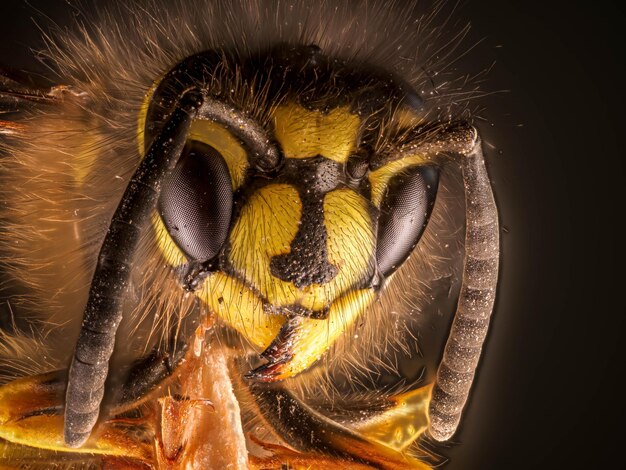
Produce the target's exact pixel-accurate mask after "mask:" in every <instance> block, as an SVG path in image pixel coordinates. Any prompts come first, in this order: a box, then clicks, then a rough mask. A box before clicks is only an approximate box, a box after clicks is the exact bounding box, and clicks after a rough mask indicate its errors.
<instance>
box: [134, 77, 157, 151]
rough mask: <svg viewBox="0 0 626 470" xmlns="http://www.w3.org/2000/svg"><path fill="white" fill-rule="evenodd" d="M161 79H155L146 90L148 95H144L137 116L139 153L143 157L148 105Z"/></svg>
mask: <svg viewBox="0 0 626 470" xmlns="http://www.w3.org/2000/svg"><path fill="white" fill-rule="evenodd" d="M160 81H161V80H160V79H159V80H157V81H155V82H154V83H153V84H152V85H151V86H150V88H149V89H148V91H147V92H146V96H144V97H143V101H142V102H141V107H140V108H139V116H138V117H137V147H138V151H139V155H140V156H141V157H143V155H144V152H145V150H144V148H145V139H146V135H145V128H146V116H147V115H148V107H149V106H150V102H151V101H152V96H153V95H154V92H155V91H156V89H157V87H158V86H159V82H160Z"/></svg>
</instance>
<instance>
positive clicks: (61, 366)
mask: <svg viewBox="0 0 626 470" xmlns="http://www.w3.org/2000/svg"><path fill="white" fill-rule="evenodd" d="M415 18H416V12H415V9H414V7H413V6H409V7H406V8H400V7H398V6H394V7H393V8H390V7H388V6H385V5H384V4H383V3H382V2H381V3H379V4H376V3H367V2H356V1H355V2H352V1H345V2H339V1H338V2H320V3H319V4H316V5H313V4H309V3H305V2H303V1H302V2H300V1H294V2H278V1H276V2H273V1H272V2H261V1H259V2H244V1H242V2H234V3H230V2H228V3H226V2H224V3H222V2H219V1H209V0H202V1H177V2H174V3H173V4H169V3H168V4H167V5H166V4H163V5H161V4H160V3H158V2H152V1H145V2H135V3H133V4H132V5H131V6H128V7H126V6H125V7H122V6H120V7H119V8H118V9H114V8H113V9H109V10H107V11H106V12H104V13H102V14H100V15H98V16H97V17H96V18H93V19H92V23H91V24H89V25H87V26H83V27H82V28H78V32H74V33H68V32H65V33H60V32H57V33H56V35H53V36H52V37H53V38H54V39H49V49H48V51H47V59H48V61H49V64H50V66H51V68H52V69H53V70H54V71H55V72H56V73H57V75H58V77H57V80H58V83H60V85H59V86H56V87H53V88H51V89H43V88H34V87H33V86H32V85H29V84H28V83H27V82H26V81H24V80H23V79H21V78H20V77H16V76H11V74H9V73H4V74H3V76H2V81H1V82H0V111H1V112H3V114H2V115H0V118H1V120H0V134H1V135H0V137H1V138H2V140H1V141H0V145H1V146H0V152H1V158H2V160H0V181H1V186H0V195H1V197H2V200H1V203H2V205H1V207H0V224H1V226H0V230H1V231H0V234H1V240H0V263H1V265H0V266H1V268H2V270H3V276H4V278H3V286H4V287H3V290H2V295H3V303H4V307H3V310H2V315H3V317H4V318H3V319H2V321H1V322H0V326H1V327H2V329H0V341H1V343H0V361H1V362H0V372H1V373H2V383H3V385H1V386H0V465H4V466H8V467H9V468H20V467H28V468H32V466H35V467H37V466H42V467H43V468H46V467H45V466H46V465H49V464H50V463H51V462H53V463H54V464H55V465H56V464H58V465H66V466H67V467H69V468H83V467H84V468H88V467H89V466H96V467H98V466H104V467H106V468H109V467H114V468H259V469H274V468H277V469H278V468H331V467H338V468H354V469H359V468H363V469H366V468H385V469H402V468H406V469H409V468H414V469H428V468H431V464H432V462H433V458H434V457H433V456H432V455H429V452H426V451H425V450H423V448H422V447H421V446H420V442H421V441H422V440H423V439H434V440H436V441H445V440H447V439H449V438H450V437H451V436H452V435H453V434H454V432H455V430H456V428H457V425H458V423H459V421H460V418H461V414H462V410H463V407H464V405H465V402H466V400H467V396H468V393H469V390H470V388H471V385H472V381H473V378H474V372H475V370H476V367H477V363H478V360H479V357H480V352H481V349H482V345H483V341H484V338H485V335H486V333H487V329H488V325H489V318H490V315H491V311H492V307H493V302H494V298H495V287H496V282H497V272H498V262H499V247H498V244H499V241H498V240H499V236H498V218H497V211H496V207H495V203H494V199H493V195H492V192H491V186H490V182H489V179H488V176H487V173H486V170H485V166H484V161H483V155H482V149H481V141H480V138H479V136H478V133H477V131H476V129H475V128H474V127H472V126H471V125H470V124H468V123H467V122H465V121H460V120H456V119H454V116H453V115H452V114H450V113H449V110H450V109H452V108H447V109H446V113H443V112H442V111H440V110H441V109H442V108H443V107H444V105H445V103H443V102H441V101H439V102H437V100H436V99H434V101H432V102H430V103H429V101H428V100H424V99H423V97H422V96H421V87H423V86H424V84H425V82H426V80H425V77H424V76H423V73H421V72H420V68H421V67H423V66H424V64H427V63H428V60H427V58H424V57H420V56H419V51H420V46H422V45H423V44H426V43H427V41H429V40H432V39H433V35H434V34H435V32H436V28H432V26H431V25H430V24H429V21H431V20H432V17H426V18H422V19H421V20H419V21H417V20H415ZM422 36H423V37H422ZM426 50H428V48H426ZM439 99H440V100H441V98H439ZM444 291H445V293H446V295H444V296H442V295H441V293H442V292H444ZM457 297H458V298H457ZM436 310H450V313H449V314H448V316H450V317H452V318H453V320H452V326H451V329H450V332H449V335H448V336H447V340H446V341H445V346H443V343H442V346H441V348H440V349H441V350H442V351H443V356H442V357H441V360H440V361H439V359H440V358H439V354H441V353H440V352H437V353H435V355H436V356H437V357H434V358H427V360H424V361H422V364H421V365H422V366H423V367H425V369H426V373H425V374H424V377H421V379H420V375H421V373H420V371H419V366H418V365H417V363H416V362H415V361H413V362H411V361H409V360H408V356H410V355H411V354H413V355H415V354H416V352H417V348H416V347H415V344H416V335H418V334H420V335H422V336H425V335H428V331H420V327H424V326H425V325H427V324H428V321H427V320H425V318H426V316H427V312H430V313H428V314H433V313H434V312H435V311H436ZM446 318H447V317H446ZM402 356H407V359H406V361H408V362H406V361H405V362H406V364H405V365H404V366H402V365H400V366H398V364H397V363H398V358H400V357H402ZM402 367H404V368H405V369H408V370H409V372H408V373H401V372H400V371H399V370H398V369H399V368H402ZM403 374H404V378H405V380H404V383H403V380H402V377H403Z"/></svg>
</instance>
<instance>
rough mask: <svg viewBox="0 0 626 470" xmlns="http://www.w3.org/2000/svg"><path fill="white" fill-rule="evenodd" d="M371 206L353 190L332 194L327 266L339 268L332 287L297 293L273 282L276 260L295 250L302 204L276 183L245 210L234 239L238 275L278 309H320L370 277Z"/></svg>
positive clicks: (232, 255) (328, 205)
mask: <svg viewBox="0 0 626 470" xmlns="http://www.w3.org/2000/svg"><path fill="white" fill-rule="evenodd" d="M367 208H368V202H367V201H366V200H365V199H363V198H362V197H361V196H360V195H358V194H357V193H355V192H354V191H352V190H350V189H339V190H335V191H331V192H330V193H328V194H327V195H326V197H325V199H324V214H325V220H324V223H325V226H326V231H327V234H328V240H327V251H328V255H329V262H330V263H332V264H334V265H335V266H336V267H337V268H339V272H338V274H337V276H335V278H334V279H332V280H331V281H330V282H328V283H326V284H323V285H319V284H312V285H310V286H306V287H303V288H301V289H298V288H297V287H296V286H295V285H294V284H293V283H291V282H285V281H283V280H281V279H278V278H276V277H274V275H273V274H272V273H271V270H270V263H271V260H272V258H273V257H274V256H277V255H281V254H286V253H289V252H290V251H291V242H292V240H293V239H294V238H295V236H296V233H297V232H298V224H299V221H300V218H301V211H302V203H301V201H300V196H299V194H298V191H297V190H296V189H295V188H294V187H292V186H290V185H286V184H272V185H268V186H265V187H263V188H261V189H260V190H258V191H257V192H256V193H254V194H253V195H252V196H251V197H250V199H249V200H248V201H247V203H246V205H245V206H244V207H243V209H242V211H241V214H240V216H239V219H238V220H237V222H236V223H235V226H234V227H233V230H232V232H231V234H230V243H231V251H230V254H229V260H230V261H231V263H232V265H233V267H234V268H235V271H236V272H237V274H238V276H240V277H241V278H242V279H245V280H246V281H248V282H249V283H250V284H251V285H252V286H253V287H254V288H256V289H258V290H259V292H260V293H261V295H262V296H264V297H265V298H266V299H267V300H268V302H269V303H270V304H271V305H273V306H276V307H280V306H287V305H292V304H299V305H302V306H303V307H306V308H309V309H312V310H316V311H319V310H322V309H324V308H325V307H327V306H328V305H329V304H330V303H331V302H332V301H333V300H334V299H335V298H337V297H338V296H339V295H340V294H341V293H343V292H345V291H346V290H348V289H350V288H351V286H353V285H354V283H355V282H356V281H358V280H359V279H362V278H363V276H364V275H365V274H366V272H367V268H368V266H369V262H370V260H371V259H372V253H373V250H374V234H373V230H372V221H371V219H370V217H369V213H368V211H367Z"/></svg>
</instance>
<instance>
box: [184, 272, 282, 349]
mask: <svg viewBox="0 0 626 470" xmlns="http://www.w3.org/2000/svg"><path fill="white" fill-rule="evenodd" d="M196 295H197V296H198V297H199V298H200V299H201V300H202V301H203V302H204V303H205V304H206V305H207V306H208V307H209V308H210V309H211V311H213V312H214V313H216V314H217V315H219V317H220V318H221V319H222V320H223V321H224V322H225V323H226V324H227V325H228V326H230V327H232V328H234V329H235V330H237V331H238V332H239V333H241V335H242V336H243V337H244V338H246V339H247V340H248V341H249V342H250V343H251V344H252V345H254V346H256V347H258V348H260V349H265V348H267V347H268V346H269V345H270V343H271V342H272V340H273V339H274V338H275V337H276V335H277V334H278V332H279V331H280V327H281V326H282V324H283V323H284V321H285V319H284V317H283V316H281V315H268V314H266V313H265V312H264V311H263V303H262V302H261V299H259V298H258V297H257V295H256V294H255V293H254V292H253V291H252V290H251V289H249V288H248V287H246V286H245V285H244V284H243V283H242V282H241V281H239V280H237V279H234V278H232V277H230V276H228V275H226V274H224V273H220V272H216V273H212V274H210V275H209V276H208V277H207V278H206V280H205V281H204V283H203V284H202V287H201V288H200V289H199V290H198V291H197V292H196Z"/></svg>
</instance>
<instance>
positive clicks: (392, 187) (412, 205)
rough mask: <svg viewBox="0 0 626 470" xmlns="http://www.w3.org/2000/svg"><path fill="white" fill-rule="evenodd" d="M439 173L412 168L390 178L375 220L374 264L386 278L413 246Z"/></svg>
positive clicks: (423, 225)
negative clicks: (376, 221) (376, 239)
mask: <svg viewBox="0 0 626 470" xmlns="http://www.w3.org/2000/svg"><path fill="white" fill-rule="evenodd" d="M438 181H439V174H438V172H437V170H436V169H435V168H433V167H430V166H415V167H412V168H409V169H408V170H406V171H404V172H402V173H401V174H399V175H396V176H394V177H393V178H391V181H390V182H389V185H388V187H387V193H386V194H385V197H384V198H383V201H382V204H381V208H380V217H379V219H378V223H379V225H378V243H377V246H376V262H377V263H378V269H379V271H380V272H381V273H382V274H383V275H385V276H389V275H390V274H392V273H393V272H394V271H395V270H396V269H397V268H398V267H399V266H400V265H401V264H402V263H403V262H404V261H405V260H406V259H407V258H408V256H409V254H411V252H412V251H413V248H415V246H416V245H417V242H418V241H419V239H420V237H421V236H422V233H424V229H425V228H426V224H427V222H428V218H429V217H430V213H431V211H432V208H433V205H434V203H435V196H436V194H437V183H438Z"/></svg>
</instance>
